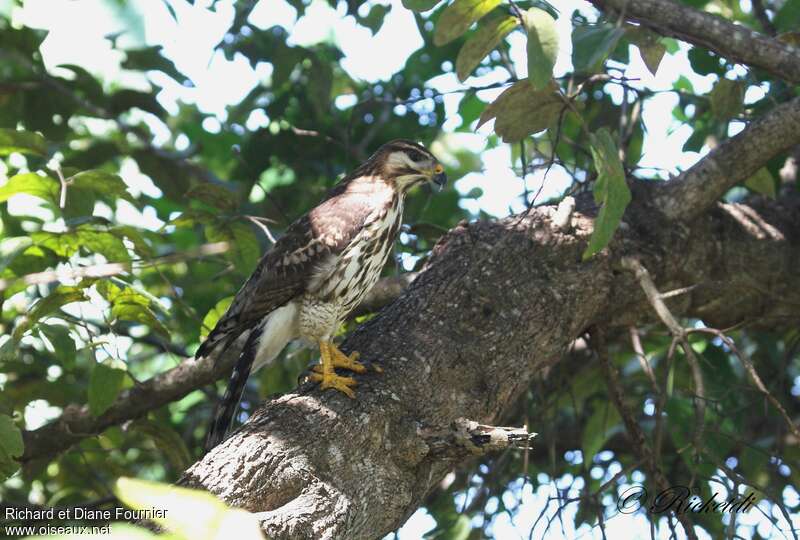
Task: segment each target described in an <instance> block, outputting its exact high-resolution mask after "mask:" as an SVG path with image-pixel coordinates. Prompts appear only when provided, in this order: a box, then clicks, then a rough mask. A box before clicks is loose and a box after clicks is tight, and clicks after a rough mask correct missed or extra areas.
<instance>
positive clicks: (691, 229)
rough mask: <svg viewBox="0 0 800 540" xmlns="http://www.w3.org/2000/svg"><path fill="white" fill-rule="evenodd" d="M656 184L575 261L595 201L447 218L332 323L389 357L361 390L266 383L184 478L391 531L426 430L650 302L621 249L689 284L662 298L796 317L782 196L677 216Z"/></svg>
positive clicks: (373, 355)
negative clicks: (415, 264)
mask: <svg viewBox="0 0 800 540" xmlns="http://www.w3.org/2000/svg"><path fill="white" fill-rule="evenodd" d="M654 189H655V187H654V185H653V184H649V185H648V184H643V183H642V184H640V183H637V184H635V185H634V189H633V191H634V200H635V204H634V206H632V207H631V208H630V209H629V211H628V213H627V214H626V218H625V223H624V224H623V226H622V227H621V229H620V230H619V231H618V234H617V237H616V238H615V240H614V241H613V242H612V244H611V246H610V248H609V249H607V250H604V251H603V252H602V253H601V254H600V255H599V256H597V257H595V258H593V259H592V260H590V261H588V262H582V261H581V253H582V252H583V250H584V248H585V245H586V241H587V239H588V236H589V234H590V232H591V229H592V219H591V218H590V217H589V216H587V215H584V214H580V213H577V214H575V215H574V216H573V217H572V219H571V222H570V223H569V224H568V225H567V226H566V227H564V226H561V227H557V226H555V224H554V223H553V216H554V215H555V209H554V208H541V209H538V210H534V211H532V212H531V213H530V215H528V216H516V217H510V218H507V219H504V220H500V221H491V222H479V223H470V224H466V223H465V224H462V225H461V226H459V227H457V228H456V229H454V230H452V231H451V232H450V233H448V234H447V235H446V236H445V237H444V238H443V239H442V240H441V241H440V243H439V244H438V245H437V247H436V248H435V249H434V254H433V257H432V260H431V262H430V264H429V265H428V267H427V268H426V269H425V270H424V271H422V272H421V273H420V274H419V276H418V277H417V279H416V280H415V281H414V282H413V284H412V285H411V286H410V287H409V289H408V290H407V291H406V292H405V294H404V295H403V296H402V297H401V298H400V299H398V300H397V301H396V302H394V303H393V304H392V305H390V306H389V307H387V308H386V309H384V310H383V311H382V312H381V314H380V315H379V316H378V317H376V318H375V319H373V320H371V321H370V322H368V323H367V324H365V325H363V326H362V327H361V328H359V329H358V330H357V331H356V332H355V333H354V334H353V335H351V336H350V337H349V338H348V339H347V340H346V342H345V344H344V346H343V349H344V350H346V351H348V350H358V351H360V352H361V353H362V355H363V357H364V358H366V359H369V360H375V361H379V362H380V363H381V365H382V366H383V368H384V370H385V371H384V373H382V374H376V373H373V372H370V373H369V374H367V375H365V376H359V377H358V379H359V387H358V399H357V400H349V399H347V398H346V397H344V396H342V395H341V394H338V393H335V392H331V391H325V392H320V391H319V390H318V389H316V388H313V387H311V386H308V385H306V386H303V387H301V388H300V389H298V391H296V392H293V393H291V394H287V395H284V396H282V397H279V398H277V399H274V400H272V401H269V402H267V403H266V404H265V405H264V406H263V407H261V408H260V409H259V410H257V411H256V413H255V414H254V415H253V417H252V418H251V420H250V421H249V422H248V423H247V424H245V425H244V426H243V427H242V428H241V429H240V430H239V431H238V432H236V433H235V434H233V435H232V436H231V437H230V438H229V439H228V440H227V441H225V442H224V443H223V444H221V445H220V446H219V447H217V448H216V449H214V450H213V451H212V452H211V453H209V454H208V455H206V456H205V458H203V459H202V460H201V461H200V462H198V463H196V464H195V465H194V466H193V467H192V468H190V469H189V470H188V471H187V473H186V475H185V477H184V479H183V480H182V483H183V484H184V485H187V486H193V487H198V488H203V489H206V490H208V491H210V492H212V493H214V494H216V495H217V496H219V497H220V498H221V499H223V500H224V501H226V502H228V503H229V504H232V505H235V506H239V507H242V508H245V509H247V510H250V511H252V512H256V513H258V515H259V518H260V519H261V521H262V525H263V528H264V531H265V532H266V533H267V534H268V535H269V536H270V537H272V538H302V537H308V538H312V537H313V538H353V539H356V538H377V537H380V536H382V535H383V534H385V533H387V532H389V531H392V530H393V529H395V528H397V527H398V526H399V525H401V524H402V523H403V522H404V521H405V519H407V517H408V516H409V515H410V514H411V513H412V512H413V511H414V510H415V509H416V508H417V507H418V506H419V505H420V504H421V503H422V501H423V500H424V498H425V496H426V494H427V493H428V492H429V491H430V490H431V489H432V488H434V487H435V486H436V485H437V483H438V482H439V481H440V480H441V479H442V477H443V476H444V475H445V474H446V473H447V472H448V471H450V470H451V469H452V468H453V467H455V466H457V465H458V464H459V462H460V461H461V459H462V458H455V457H451V456H448V455H446V454H442V453H437V452H434V451H433V449H432V446H431V445H430V444H428V442H427V440H426V436H425V434H426V433H430V432H432V431H437V430H443V429H446V428H447V426H449V425H451V423H452V422H453V421H454V420H455V419H456V418H459V417H466V418H469V419H471V420H475V421H478V422H482V423H486V424H493V423H497V422H498V421H500V419H501V418H502V417H503V414H504V412H505V411H507V410H508V408H509V407H511V406H512V405H513V404H514V403H515V402H516V400H517V399H518V397H519V396H520V395H521V394H522V392H524V391H525V390H526V388H527V387H528V385H529V383H530V381H531V380H532V379H533V378H534V377H536V376H537V374H540V373H542V372H543V371H544V370H547V369H549V368H551V367H552V366H554V365H555V364H556V363H557V362H559V360H560V359H561V358H563V357H564V352H565V350H566V348H567V346H568V345H569V344H570V343H571V342H572V341H573V340H574V339H575V338H576V336H578V335H580V334H581V333H582V332H583V331H584V330H585V329H586V328H588V327H590V326H593V325H602V326H607V327H613V326H616V325H619V326H626V325H629V324H632V323H637V324H641V323H643V322H645V321H650V320H653V314H652V310H651V308H650V307H649V304H648V303H647V301H646V299H645V297H644V294H643V293H642V292H641V288H640V287H639V285H638V284H637V282H636V281H635V277H634V276H633V275H632V274H631V273H630V272H627V271H625V270H623V269H622V268H621V265H620V260H621V258H622V257H623V256H626V255H633V256H636V257H637V258H638V260H640V261H641V262H642V264H644V265H645V266H646V267H647V268H648V269H649V270H650V272H651V273H652V274H653V277H654V279H655V281H656V284H657V285H658V287H659V289H660V290H662V291H666V290H671V289H675V288H678V287H687V286H694V288H692V289H691V291H690V292H688V293H686V294H684V295H680V296H676V297H672V298H670V299H669V300H668V305H669V308H670V310H671V311H672V313H674V314H675V315H684V316H696V317H702V318H704V319H705V320H706V321H707V322H708V323H709V324H712V325H719V326H728V325H731V324H734V323H739V322H748V323H759V324H763V325H775V324H786V323H789V322H795V323H796V322H798V319H800V272H798V271H797V268H798V265H799V264H800V211H799V210H800V206H799V205H798V203H797V200H798V199H797V198H796V197H794V198H791V199H789V198H787V199H784V200H783V201H782V202H777V203H775V202H765V201H763V200H756V201H754V202H753V203H751V204H747V205H744V204H717V205H715V207H714V208H713V209H712V210H711V211H710V212H708V213H706V214H703V215H702V216H700V217H698V218H697V219H696V220H694V221H693V222H691V223H689V224H675V223H669V222H667V221H662V218H661V214H660V213H659V212H658V211H657V210H656V209H653V208H648V207H647V206H646V203H647V202H648V201H650V200H652V195H653V190H654ZM579 206H580V205H579ZM531 430H533V431H536V425H535V424H534V425H532V426H531ZM534 444H536V443H534Z"/></svg>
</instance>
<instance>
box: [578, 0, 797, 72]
mask: <svg viewBox="0 0 800 540" xmlns="http://www.w3.org/2000/svg"><path fill="white" fill-rule="evenodd" d="M590 1H591V2H592V4H594V5H595V6H596V7H597V8H598V9H601V10H603V11H606V12H613V13H616V14H618V15H619V16H621V17H622V18H624V19H628V20H631V21H636V22H639V23H641V24H643V25H645V26H647V27H649V28H652V29H653V30H655V31H656V32H658V33H659V34H661V35H663V36H671V37H675V38H678V39H681V40H683V41H686V42H688V43H692V44H693V45H699V46H701V47H705V48H707V49H709V50H712V51H714V52H716V53H718V54H719V55H721V56H723V57H725V58H727V59H729V60H732V61H734V62H739V63H742V64H746V65H748V66H751V67H755V68H760V69H763V70H764V71H766V72H767V73H769V74H770V75H772V76H773V77H775V78H777V79H782V80H784V81H790V82H793V83H798V82H800V49H798V48H797V47H793V46H791V45H789V44H788V43H784V42H782V41H779V40H777V39H773V38H771V37H769V36H765V35H763V34H759V33H758V32H755V31H754V30H750V29H749V28H746V27H745V26H742V25H738V24H734V23H732V22H730V21H727V20H725V19H723V18H721V17H718V16H716V15H712V14H711V13H706V12H703V11H700V10H697V9H695V8H693V7H690V6H687V5H685V4H681V3H678V2H673V1H672V0H590Z"/></svg>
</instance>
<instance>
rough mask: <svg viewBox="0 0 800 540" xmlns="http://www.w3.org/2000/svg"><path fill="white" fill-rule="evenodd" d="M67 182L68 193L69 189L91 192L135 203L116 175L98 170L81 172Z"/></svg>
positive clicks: (126, 187) (125, 186) (123, 183)
mask: <svg viewBox="0 0 800 540" xmlns="http://www.w3.org/2000/svg"><path fill="white" fill-rule="evenodd" d="M67 182H68V183H69V187H68V188H67V192H69V189H72V188H78V189H83V190H87V191H93V192H95V193H97V194H99V195H104V196H107V197H109V198H121V199H125V200H127V201H130V202H134V201H135V200H134V198H133V197H132V196H131V194H130V193H128V186H127V185H125V182H123V180H122V178H120V177H119V175H117V174H112V173H108V172H105V171H99V170H92V171H83V172H79V173H78V174H75V175H73V176H70V177H69V178H67Z"/></svg>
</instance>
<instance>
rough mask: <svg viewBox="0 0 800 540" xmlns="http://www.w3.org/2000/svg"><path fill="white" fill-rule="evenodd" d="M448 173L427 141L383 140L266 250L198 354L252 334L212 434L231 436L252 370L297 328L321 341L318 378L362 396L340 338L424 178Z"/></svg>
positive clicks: (440, 179) (297, 333)
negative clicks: (346, 371)
mask: <svg viewBox="0 0 800 540" xmlns="http://www.w3.org/2000/svg"><path fill="white" fill-rule="evenodd" d="M427 182H435V183H436V184H438V185H439V186H440V187H441V186H442V185H443V184H444V182H445V175H444V172H443V168H442V166H441V165H440V164H439V163H438V161H437V160H436V158H435V157H434V156H433V155H432V154H431V153H430V152H428V150H426V149H425V148H424V147H422V146H420V145H419V144H416V143H414V142H411V141H406V140H396V141H392V142H389V143H387V144H385V145H383V146H382V147H380V148H379V149H378V151H377V152H375V154H373V155H372V156H371V157H370V158H369V159H368V160H367V161H366V162H365V163H364V164H362V165H361V166H360V167H358V168H357V169H356V170H354V171H353V172H352V173H350V174H349V175H347V176H346V177H345V178H344V179H343V180H342V181H341V182H339V183H338V184H337V185H336V186H335V187H334V188H333V189H332V190H331V191H330V192H329V193H328V194H327V196H326V197H325V199H323V201H322V202H321V203H320V204H319V205H318V206H316V207H315V208H313V209H312V210H311V211H309V212H308V213H307V214H305V215H304V216H302V217H300V218H299V219H298V220H297V221H295V222H294V223H292V224H291V225H290V226H289V228H288V229H287V230H286V232H285V234H284V235H283V236H282V237H281V238H280V239H279V240H278V241H277V242H276V243H275V245H274V246H273V247H272V248H271V249H270V250H269V251H268V252H267V253H266V254H264V256H263V257H262V258H261V261H260V262H259V263H258V266H257V267H256V269H255V271H254V272H253V274H252V275H251V276H250V278H249V279H248V280H247V281H246V282H245V284H244V285H243V286H242V288H241V289H240V290H239V292H238V293H237V294H236V297H235V298H234V300H233V303H232V304H231V306H230V307H229V308H228V311H227V312H226V313H225V315H223V316H222V318H220V320H219V322H218V323H217V325H216V327H215V328H214V329H213V330H212V331H211V333H210V334H209V335H208V338H206V341H205V342H204V343H203V344H202V345H201V346H200V348H199V349H198V351H197V354H196V356H197V357H198V358H200V357H203V356H206V355H208V354H209V353H210V352H211V351H212V350H214V349H215V348H217V347H218V346H223V347H224V346H226V345H227V344H229V343H231V341H232V340H235V339H236V338H237V337H239V336H240V335H241V334H243V333H244V332H247V331H249V332H250V335H249V337H248V338H247V341H246V343H245V345H244V347H243V349H242V353H241V355H240V357H239V359H238V361H237V364H236V366H235V367H234V369H233V372H232V374H231V380H230V382H229V384H228V388H227V390H226V392H225V395H224V396H223V398H222V401H221V402H220V404H219V405H218V407H217V411H216V414H215V418H214V421H213V424H212V427H211V430H210V432H209V437H208V440H207V442H206V447H207V448H209V449H210V448H212V447H214V446H215V445H216V444H218V443H219V442H220V441H221V440H222V438H223V437H224V436H225V432H226V431H227V429H228V427H229V426H230V424H231V421H232V418H233V414H234V413H235V410H236V408H237V406H238V402H239V399H240V397H241V394H242V391H243V390H244V385H245V383H246V381H247V377H248V376H249V374H250V372H251V370H256V369H259V368H260V367H263V366H264V365H266V364H268V363H269V362H271V361H272V360H273V359H274V358H275V357H276V356H277V355H278V354H280V352H281V350H283V348H284V347H285V345H286V344H287V343H288V342H289V341H291V340H293V339H296V338H302V339H303V340H305V341H306V342H310V343H313V344H317V345H318V346H319V348H320V355H321V365H320V366H319V367H318V368H317V369H315V373H314V374H313V375H312V376H311V378H312V380H316V381H319V382H320V383H321V387H322V388H335V389H337V390H339V391H341V392H342V393H345V394H346V395H348V396H350V397H354V396H355V394H354V392H353V389H352V387H353V386H355V384H356V381H355V380H354V379H352V378H350V377H342V376H339V375H337V374H336V373H335V371H334V368H335V367H338V368H343V369H349V370H351V371H354V372H358V373H361V372H363V371H364V367H363V366H362V365H361V364H360V363H359V362H357V357H358V355H357V353H353V354H351V355H350V356H349V357H348V356H345V355H344V354H343V353H342V352H340V351H339V349H338V348H337V347H336V346H335V345H334V344H333V343H332V341H331V338H332V336H333V335H334V334H335V333H336V331H337V330H338V328H339V327H340V326H341V324H342V322H343V321H344V319H345V318H346V317H347V315H348V314H349V313H350V312H351V311H352V310H353V309H354V308H355V307H356V306H358V304H359V303H360V302H361V299H362V298H363V296H364V295H365V294H366V293H367V292H368V291H369V289H371V288H372V286H373V285H374V284H375V282H376V281H377V280H378V277H379V276H380V273H381V269H382V268H383V266H384V264H385V262H386V260H387V258H388V257H389V254H390V253H391V251H392V246H393V245H394V241H395V238H396V237H397V233H398V231H399V229H400V225H401V223H402V213H403V203H404V199H405V195H406V193H407V192H408V190H409V189H411V188H412V187H414V186H415V185H418V184H422V183H427Z"/></svg>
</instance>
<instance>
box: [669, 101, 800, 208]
mask: <svg viewBox="0 0 800 540" xmlns="http://www.w3.org/2000/svg"><path fill="white" fill-rule="evenodd" d="M798 143H800V97H797V98H794V99H793V100H791V101H789V102H787V103H783V104H781V105H778V106H777V107H775V108H774V109H772V110H771V111H770V112H768V113H767V114H765V115H764V116H761V117H759V118H758V119H756V120H754V121H753V122H752V123H751V124H750V125H749V126H747V128H746V129H744V130H743V131H742V132H741V133H739V134H738V135H736V136H735V137H731V138H730V139H727V140H725V141H724V142H722V143H721V144H720V145H719V146H718V147H717V148H715V149H714V150H712V151H711V152H709V153H708V155H707V156H705V157H704V158H702V159H701V160H700V161H699V162H697V163H696V164H695V165H694V166H693V167H690V168H689V169H687V170H686V171H684V172H683V173H681V174H680V175H679V176H678V177H677V178H673V179H672V180H670V181H669V182H665V183H663V184H662V185H661V186H660V187H659V188H658V189H657V192H656V198H655V206H656V207H658V208H659V209H660V210H661V212H662V213H663V214H664V215H665V216H666V217H667V218H669V219H670V220H674V221H679V220H691V219H694V218H695V217H696V216H698V215H699V214H701V213H702V212H703V211H704V210H705V209H707V208H709V207H710V206H711V205H712V204H714V203H715V202H716V201H717V200H719V198H720V197H722V196H723V195H724V194H725V192H726V191H728V190H729V189H730V188H732V187H733V186H735V185H736V184H740V183H742V182H744V181H745V180H747V179H748V178H750V176H752V175H753V174H754V173H755V172H756V171H757V170H758V169H760V168H761V167H762V166H763V165H764V164H765V163H766V162H767V161H769V160H770V159H772V158H773V157H774V156H776V155H778V154H780V153H781V152H784V151H786V150H788V149H789V148H791V147H792V146H794V145H796V144H798Z"/></svg>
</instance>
